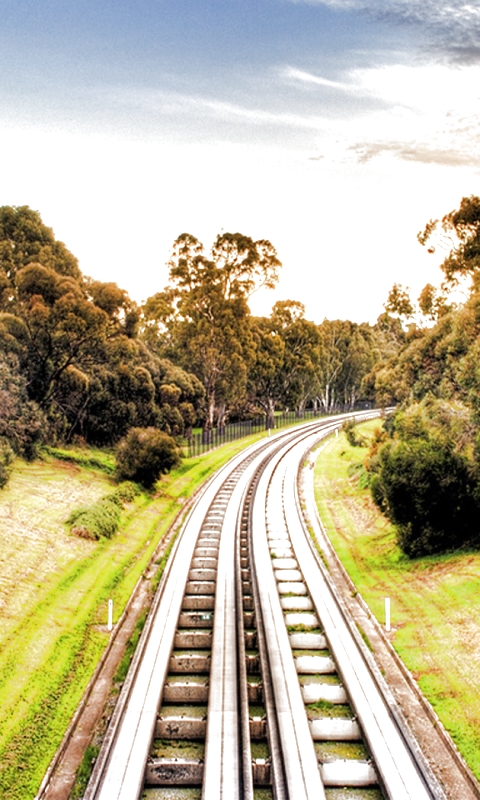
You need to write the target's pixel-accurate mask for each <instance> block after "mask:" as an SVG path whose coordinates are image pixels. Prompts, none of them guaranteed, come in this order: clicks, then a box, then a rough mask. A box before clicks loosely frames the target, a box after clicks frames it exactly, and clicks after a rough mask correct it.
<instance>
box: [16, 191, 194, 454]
mask: <svg viewBox="0 0 480 800" xmlns="http://www.w3.org/2000/svg"><path fill="white" fill-rule="evenodd" d="M138 321H139V311H138V308H137V307H136V305H135V303H133V302H132V301H131V300H130V298H129V297H128V294H127V293H126V292H125V291H124V290H123V289H120V288H119V287H118V286H117V285H116V284H115V283H111V282H109V283H102V282H101V281H94V280H92V279H91V278H86V277H84V276H83V275H82V273H81V272H80V269H79V267H78V264H77V262H76V259H75V258H74V257H73V256H72V255H71V253H69V252H68V251H67V250H66V248H65V246H64V245H63V244H62V243H61V242H57V241H56V240H55V237H54V235H53V232H52V231H51V229H50V228H47V227H46V226H45V225H44V224H43V222H42V221H41V218H40V215H39V214H38V213H37V212H35V211H32V210H31V209H29V208H28V207H27V206H22V207H20V208H15V207H7V206H6V207H3V208H1V209H0V352H1V353H2V357H3V358H4V359H5V360H6V361H7V362H8V366H9V369H10V371H12V370H13V371H14V372H15V371H16V373H18V375H17V384H16V385H15V384H14V383H13V382H12V380H11V379H10V384H9V387H8V390H7V394H8V395H11V397H9V398H8V403H7V404H6V406H4V407H8V408H9V407H10V406H12V408H13V406H15V404H16V407H18V408H20V406H19V398H20V399H21V409H20V414H17V417H19V416H20V417H23V418H25V419H26V420H27V417H28V416H29V419H28V424H27V425H25V426H24V432H26V431H30V432H31V434H32V435H31V440H32V441H31V447H30V450H31V452H32V453H33V452H34V450H35V447H36V443H37V439H38V441H40V440H41V439H42V437H43V436H44V435H45V432H46V423H48V432H47V434H48V439H49V440H50V442H52V441H53V440H57V441H60V442H65V441H67V442H69V441H72V440H73V439H74V438H75V437H82V438H83V439H84V440H86V441H87V442H89V443H93V444H98V445H111V444H114V443H115V442H116V441H118V440H119V439H120V438H121V437H122V436H124V435H125V434H126V432H127V430H128V429H129V428H130V427H131V426H138V427H146V426H149V425H155V426H158V427H161V428H163V429H164V430H166V431H167V432H168V433H171V434H172V435H174V436H182V435H183V434H184V433H185V431H186V430H187V431H188V429H189V428H190V427H191V425H192V424H193V423H194V422H196V419H197V413H198V410H199V408H200V406H201V403H202V400H203V390H202V387H201V386H200V384H199V382H198V381H196V379H195V378H194V376H192V375H191V376H188V375H186V374H185V373H184V372H183V370H182V369H180V368H179V367H176V366H173V365H172V364H170V363H169V362H166V361H165V360H163V361H162V360H161V359H160V358H159V357H158V355H157V354H154V353H153V352H151V350H149V349H148V347H146V346H145V345H144V344H143V342H141V341H140V340H139V338H138V337H137V327H138ZM14 360H16V364H17V367H16V368H15V369H13V367H12V364H13V362H14ZM0 382H1V377H0ZM165 384H168V385H170V386H171V387H173V391H172V392H170V394H168V393H166V392H165V391H164V385H165ZM0 391H1V386H0ZM28 403H30V405H28ZM39 409H40V412H39ZM9 413H10V412H9ZM15 413H16V412H15V409H13V411H12V412H11V413H10V418H12V416H15ZM0 424H1V422H0ZM10 427H11V429H12V430H13V432H14V434H15V435H16V436H17V439H18V438H21V431H20V432H19V430H18V424H17V430H14V429H13V428H12V426H10ZM34 432H35V436H34V435H33V434H34ZM37 433H38V436H37ZM13 446H14V449H15V450H16V452H20V447H19V446H17V444H16V443H15V444H13ZM27 449H28V448H27V447H23V450H24V451H25V452H22V453H21V454H22V455H27V452H26V450H27Z"/></svg>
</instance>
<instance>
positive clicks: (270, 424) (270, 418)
mask: <svg viewBox="0 0 480 800" xmlns="http://www.w3.org/2000/svg"><path fill="white" fill-rule="evenodd" d="M266 426H267V430H271V429H272V428H274V427H275V402H274V400H272V398H271V397H269V398H268V401H267V415H266Z"/></svg>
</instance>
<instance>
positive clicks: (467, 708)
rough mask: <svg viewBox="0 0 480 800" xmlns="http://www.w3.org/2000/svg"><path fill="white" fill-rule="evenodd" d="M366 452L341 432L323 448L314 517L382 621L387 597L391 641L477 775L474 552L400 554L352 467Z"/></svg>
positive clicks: (479, 692) (479, 610)
mask: <svg viewBox="0 0 480 800" xmlns="http://www.w3.org/2000/svg"><path fill="white" fill-rule="evenodd" d="M378 425H379V423H378V422H371V423H367V424H366V425H362V426H361V430H362V432H364V433H365V434H368V433H371V431H373V429H374V428H375V427H378ZM366 452H367V451H366V448H362V447H350V445H349V444H348V443H347V441H346V438H345V436H344V434H340V436H338V437H336V438H332V439H331V440H330V441H329V443H328V444H327V446H326V447H325V449H323V450H322V452H321V454H320V456H319V458H318V461H317V464H316V467H315V478H314V480H315V495H316V500H317V505H318V508H319V513H320V516H321V518H322V521H323V524H324V526H325V528H326V530H327V533H328V535H329V537H330V540H331V541H332V544H333V546H334V547H335V550H336V552H337V554H338V555H339V557H340V559H341V561H342V563H343V564H344V566H345V568H346V570H347V572H348V574H349V575H350V577H351V579H352V581H353V582H354V584H355V586H356V588H357V589H358V591H359V592H360V593H361V595H362V597H363V598H364V600H365V601H366V603H367V604H368V605H369V607H370V609H371V610H372V612H373V613H374V614H375V616H376V617H377V619H378V620H379V621H380V622H382V623H383V622H384V599H385V597H390V598H391V604H392V633H391V641H392V644H393V646H394V648H395V650H396V651H397V652H398V654H399V655H400V657H401V658H402V659H403V661H404V663H405V664H406V666H407V667H408V669H409V670H410V671H411V672H412V673H413V675H414V677H415V678H416V680H417V681H418V683H419V686H420V688H421V689H422V690H423V692H424V694H425V696H426V697H427V698H428V700H429V701H430V703H431V704H432V706H433V707H434V709H435V711H436V712H437V714H438V716H439V717H440V719H441V721H442V722H443V724H444V726H445V727H446V729H447V730H448V731H449V733H450V734H451V736H452V738H453V739H454V741H455V743H456V745H457V747H458V748H459V750H460V752H461V753H462V754H463V756H464V758H465V760H466V761H467V763H468V764H469V766H470V767H471V769H472V771H473V772H474V774H475V775H476V777H477V778H478V779H480V583H479V576H480V554H479V553H476V552H463V553H452V554H449V555H444V556H437V557H428V558H421V559H415V560H409V559H408V558H406V556H404V555H403V554H402V552H401V551H400V550H399V548H398V547H397V545H396V540H395V530H394V528H393V526H392V525H391V524H390V523H389V522H388V520H387V519H386V518H385V517H383V515H381V514H380V513H379V512H378V510H377V508H376V506H375V505H374V504H373V502H372V500H371V497H370V493H369V490H368V489H366V488H361V486H360V485H359V484H361V480H360V481H359V480H358V475H359V473H358V471H356V470H355V465H357V464H358V463H359V462H362V461H363V458H364V456H365V454H366ZM355 475H356V476H357V477H355Z"/></svg>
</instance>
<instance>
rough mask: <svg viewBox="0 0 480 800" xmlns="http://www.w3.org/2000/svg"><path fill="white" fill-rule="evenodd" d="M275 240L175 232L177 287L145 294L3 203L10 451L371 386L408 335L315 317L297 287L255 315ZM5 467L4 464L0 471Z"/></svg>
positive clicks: (355, 396) (318, 401)
mask: <svg viewBox="0 0 480 800" xmlns="http://www.w3.org/2000/svg"><path fill="white" fill-rule="evenodd" d="M280 266H281V265H280V261H279V259H278V256H277V254H276V252H275V249H274V247H273V246H272V244H271V243H270V242H268V241H266V240H259V241H253V240H252V239H250V238H249V237H247V236H243V235H241V234H238V233H236V234H230V233H224V234H221V235H219V236H218V237H217V239H216V241H215V243H214V245H213V247H212V250H211V252H210V253H209V254H206V253H205V251H204V248H203V246H202V245H201V244H200V242H198V240H197V239H195V238H194V237H193V236H191V235H189V234H183V235H182V236H180V237H179V238H178V239H177V241H176V242H175V243H174V246H173V251H172V257H171V260H170V262H169V283H168V285H167V287H165V288H164V289H163V291H160V292H159V293H157V294H155V295H154V296H153V297H151V298H149V299H148V300H147V301H146V303H145V304H144V305H143V306H138V305H137V304H136V303H134V302H133V301H132V300H131V299H130V297H129V296H128V294H127V292H126V291H124V290H123V289H121V288H119V287H118V286H117V285H116V284H115V283H104V282H101V281H96V280H94V279H92V278H89V277H86V276H84V275H83V274H82V272H81V271H80V268H79V265H78V262H77V260H76V258H75V257H74V256H73V255H72V253H70V252H69V250H68V249H67V248H66V246H65V245H64V244H63V243H62V242H59V241H57V240H56V239H55V237H54V234H53V231H52V230H51V229H50V228H48V227H47V226H46V225H44V223H43V222H42V220H41V217H40V215H39V214H38V212H36V211H33V210H31V209H30V208H29V207H27V206H21V207H10V206H5V207H2V208H0V451H1V453H0V461H1V462H2V464H3V466H4V467H5V469H6V471H7V472H8V464H9V463H10V461H11V460H12V458H13V454H19V455H22V456H23V457H25V458H32V457H34V456H35V453H36V451H37V448H38V445H39V444H40V443H42V442H54V443H61V442H67V443H68V442H72V441H76V440H80V441H84V442H86V443H88V444H92V445H100V446H112V445H115V444H116V443H117V442H119V441H120V440H121V439H123V438H124V437H125V436H126V434H127V433H128V431H130V430H131V429H135V430H143V429H146V428H151V429H156V430H161V431H163V432H165V433H166V434H168V435H169V436H172V437H174V438H175V439H176V440H177V441H180V440H181V439H182V438H183V437H187V438H188V436H189V435H190V432H191V430H192V427H193V426H198V427H202V428H203V431H204V438H205V439H206V441H208V439H209V436H210V435H211V431H212V429H213V427H214V426H216V427H217V429H218V430H220V431H221V430H222V427H223V426H224V425H225V423H226V422H227V421H228V420H236V419H245V418H248V417H251V416H252V415H256V414H258V413H262V414H264V415H265V420H266V424H268V425H270V426H272V425H273V421H274V419H273V418H274V413H275V411H276V410H278V409H290V410H291V409H295V410H296V411H297V413H298V415H299V416H301V415H302V414H303V413H304V411H305V409H306V408H307V407H315V408H317V409H322V410H323V411H325V412H327V413H329V412H332V411H334V410H337V409H343V408H345V409H350V408H353V407H355V405H356V404H357V403H359V402H360V401H372V400H373V384H372V381H371V380H368V379H367V378H366V376H367V375H368V374H370V373H371V372H372V369H373V368H374V367H375V365H376V364H378V363H379V362H380V360H381V359H382V358H384V357H385V356H386V355H393V354H394V353H395V352H396V351H397V349H398V347H399V345H400V343H401V341H402V340H403V338H404V334H403V331H402V329H401V325H400V324H399V323H398V320H395V319H394V318H393V317H391V316H390V315H383V317H382V318H381V320H380V321H379V323H378V324H377V325H375V326H370V325H368V324H362V325H358V324H355V323H352V322H348V321H328V320H325V321H324V322H323V323H321V324H320V325H316V324H314V323H313V322H309V321H308V320H306V319H305V316H304V308H303V306H302V305H301V304H300V303H298V302H296V301H283V302H279V303H277V304H276V305H275V307H274V309H273V312H272V314H271V316H270V317H268V318H267V317H265V318H263V317H262V318H258V317H253V316H252V315H251V313H250V310H249V307H248V301H249V298H250V296H251V294H252V293H253V292H255V291H257V290H258V289H260V288H261V287H269V288H272V287H273V286H274V285H275V283H276V281H277V279H278V271H279V269H280ZM0 480H1V478H0Z"/></svg>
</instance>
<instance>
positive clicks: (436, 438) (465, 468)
mask: <svg viewBox="0 0 480 800" xmlns="http://www.w3.org/2000/svg"><path fill="white" fill-rule="evenodd" d="M475 444H476V442H475V428H474V426H473V424H472V419H471V415H470V412H469V409H468V408H466V407H465V406H463V405H462V404H460V403H458V402H452V401H444V400H443V401H442V400H437V399H435V398H433V397H431V396H428V397H426V398H425V399H424V400H422V401H421V402H420V403H414V404H412V405H410V406H409V407H408V409H407V410H405V411H404V412H399V413H398V414H397V416H396V418H395V423H394V431H393V436H392V437H391V438H389V439H388V440H387V441H385V442H384V443H383V444H381V445H380V446H379V447H378V446H377V445H376V446H375V453H374V455H373V456H372V454H371V455H370V458H369V460H368V464H369V469H370V471H371V472H373V473H374V474H373V477H372V479H371V481H370V486H371V491H372V497H373V499H374V501H375V503H376V504H377V505H378V507H379V508H381V509H382V511H384V513H385V514H386V515H387V516H388V518H389V519H391V520H392V522H393V523H394V524H395V525H396V527H397V531H398V542H399V545H400V547H401V548H402V550H403V551H404V552H405V553H406V554H407V555H409V556H411V557H417V556H423V555H427V554H430V553H440V552H446V551H449V550H455V549H457V548H459V547H465V546H478V544H480V526H479V525H478V523H476V522H475V520H477V519H478V518H479V514H480V483H479V471H478V464H477V458H476V453H475Z"/></svg>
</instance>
